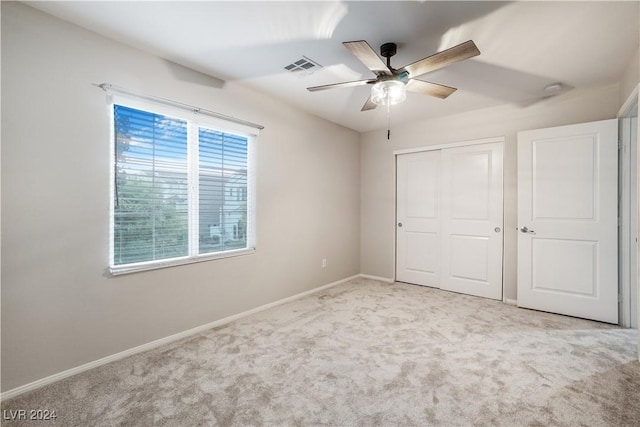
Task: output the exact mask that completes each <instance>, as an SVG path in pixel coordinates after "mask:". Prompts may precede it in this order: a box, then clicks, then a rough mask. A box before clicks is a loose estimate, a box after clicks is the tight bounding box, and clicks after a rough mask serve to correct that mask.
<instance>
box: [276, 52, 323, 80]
mask: <svg viewBox="0 0 640 427" xmlns="http://www.w3.org/2000/svg"><path fill="white" fill-rule="evenodd" d="M321 68H322V65H320V64H318V63H317V62H316V61H314V60H312V59H309V58H307V57H306V56H303V57H302V59H298V60H297V61H295V62H293V63H291V64H289V65H287V66H285V67H284V69H285V70H287V71H289V72H291V73H293V74H294V75H296V76H298V77H305V76H308V75H310V74H313V73H315V72H316V71H318V70H319V69H321Z"/></svg>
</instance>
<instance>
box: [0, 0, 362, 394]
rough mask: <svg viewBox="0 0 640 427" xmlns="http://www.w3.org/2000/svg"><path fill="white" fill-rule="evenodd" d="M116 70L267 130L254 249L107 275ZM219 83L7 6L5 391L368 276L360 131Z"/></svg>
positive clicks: (148, 89)
mask: <svg viewBox="0 0 640 427" xmlns="http://www.w3.org/2000/svg"><path fill="white" fill-rule="evenodd" d="M105 81H106V82H110V83H113V84H117V85H120V86H124V87H127V88H131V89H136V90H139V91H142V92H144V93H150V94H154V95H158V96H162V97H166V98H171V99H175V100H179V101H182V102H185V103H189V104H193V105H198V106H200V107H203V108H207V109H211V110H214V111H219V112H221V113H224V114H228V115H232V116H236V117H240V118H242V119H245V120H249V121H253V122H257V123H260V124H263V125H264V126H265V129H264V131H263V132H262V134H261V136H260V139H259V141H258V176H257V191H258V204H257V212H258V217H257V227H258V236H257V241H258V251H257V253H256V254H255V255H249V256H242V257H237V258H231V259H225V260H217V261H210V262H202V263H197V264H191V265H186V266H180V267H173V268H166V269H162V270H156V271H150V272H143V273H137V274H130V275H125V276H119V277H116V278H111V277H108V275H107V274H106V273H105V269H106V267H107V262H108V218H109V144H110V141H109V126H108V123H109V115H108V109H107V107H106V103H105V95H104V94H103V93H102V92H101V91H100V90H99V89H97V88H95V87H93V86H91V83H101V82H105ZM203 83H207V84H203ZM219 83H220V82H217V81H215V80H214V79H208V78H206V77H204V76H203V75H198V74H195V73H192V72H191V71H190V70H187V69H183V68H180V67H175V66H171V65H170V64H169V63H167V62H166V61H164V60H162V59H160V58H157V57H154V56H151V55H149V54H146V53H143V52H141V51H138V50H135V49H132V48H130V47H127V46H125V45H122V44H119V43H117V42H114V41H111V40H108V39H105V38H103V37H101V36H98V35H96V34H94V33H91V32H88V31H85V30H82V29H80V28H78V27H75V26H73V25H70V24H68V23H65V22H63V21H60V20H58V19H56V18H53V17H51V16H48V15H45V14H43V13H40V12H38V11H35V10H34V9H32V8H29V7H27V6H24V5H22V4H19V3H7V2H2V113H3V115H2V390H3V391H7V390H10V389H13V388H15V387H17V386H20V385H24V384H26V383H29V382H31V381H34V380H38V379H41V378H44V377H46V376H48V375H51V374H54V373H58V372H61V371H64V370H66V369H70V368H73V367H76V366H79V365H81V364H83V363H87V362H90V361H94V360H97V359H99V358H101V357H104V356H108V355H111V354H114V353H117V352H120V351H123V350H125V349H129V348H132V347H135V346H138V345H141V344H144V343H147V342H150V341H153V340H156V339H159V338H162V337H166V336H169V335H171V334H175V333H178V332H181V331H184V330H188V329H190V328H193V327H196V326H199V325H202V324H206V323H208V322H211V321H214V320H217V319H221V318H223V317H226V316H229V315H232V314H236V313H239V312H242V311H245V310H248V309H251V308H254V307H257V306H260V305H262V304H265V303H269V302H272V301H276V300H278V299H281V298H284V297H287V296H291V295H294V294H296V293H300V292H303V291H306V290H309V289H312V288H315V287H318V286H321V285H324V284H327V283H331V282H333V281H336V280H339V279H343V278H345V277H349V276H351V275H354V274H357V273H359V269H360V265H359V263H360V258H359V248H360V246H359V241H360V234H359V232H360V229H359V224H360V208H359V194H360V193H359V191H360V181H359V179H360V171H359V161H360V159H359V136H358V134H357V133H356V132H354V131H351V130H347V129H345V128H342V127H340V126H337V125H334V124H331V123H329V122H326V121H324V120H321V119H318V118H315V117H313V116H310V115H308V114H304V113H301V112H299V111H298V110H296V109H294V108H292V107H289V106H287V105H285V104H283V103H281V102H278V101H276V100H274V99H272V98H270V97H268V96H264V95H262V94H260V93H256V92H254V91H251V90H249V89H246V88H242V87H240V86H239V85H236V84H234V83H232V82H227V83H226V84H224V87H222V88H216V87H214V86H216V85H219ZM212 85H213V86H212ZM322 258H327V259H328V266H327V268H325V269H322V268H321V259H322Z"/></svg>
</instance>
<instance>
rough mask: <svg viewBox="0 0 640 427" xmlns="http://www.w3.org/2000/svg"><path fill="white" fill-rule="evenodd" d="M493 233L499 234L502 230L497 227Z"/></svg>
mask: <svg viewBox="0 0 640 427" xmlns="http://www.w3.org/2000/svg"><path fill="white" fill-rule="evenodd" d="M493 231H495V232H496V233H499V232H501V231H502V229H501V228H500V227H496V228H494V229H493Z"/></svg>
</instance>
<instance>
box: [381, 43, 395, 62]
mask: <svg viewBox="0 0 640 427" xmlns="http://www.w3.org/2000/svg"><path fill="white" fill-rule="evenodd" d="M397 51H398V45H396V44H395V43H385V44H383V45H382V46H380V55H382V57H383V58H391V57H392V56H393V55H395V54H396V52H397Z"/></svg>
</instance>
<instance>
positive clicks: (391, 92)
mask: <svg viewBox="0 0 640 427" xmlns="http://www.w3.org/2000/svg"><path fill="white" fill-rule="evenodd" d="M342 44H343V45H344V46H345V47H346V48H347V49H349V51H350V52H351V53H352V54H353V55H354V56H355V57H356V58H358V59H359V60H360V62H362V63H363V64H364V65H365V66H366V67H367V68H368V69H370V70H371V71H373V73H374V74H375V75H376V78H375V79H366V80H356V81H351V82H343V83H334V84H328V85H323V86H313V87H308V88H307V90H309V91H310V92H316V91H320V90H326V89H333V88H338V87H352V86H361V85H369V84H370V85H373V86H372V88H371V95H370V96H369V99H367V101H366V102H365V103H364V105H363V106H362V110H361V111H367V110H373V109H374V108H376V106H378V105H393V104H397V103H399V102H402V101H404V100H405V98H406V93H405V90H408V91H409V92H415V93H422V94H425V95H430V96H435V97H437V98H441V99H444V98H446V97H448V96H449V95H451V94H452V93H453V92H455V91H456V88H453V87H449V86H444V85H441V84H437V83H432V82H427V81H424V80H418V79H417V78H416V77H418V76H420V75H422V74H425V73H428V72H431V71H435V70H439V69H441V68H444V67H446V66H447V65H450V64H453V63H455V62H459V61H463V60H465V59H469V58H472V57H474V56H476V55H480V51H479V50H478V48H477V47H476V45H475V43H474V42H473V40H469V41H466V42H464V43H461V44H459V45H457V46H454V47H452V48H449V49H446V50H443V51H441V52H438V53H436V54H433V55H431V56H428V57H426V58H423V59H421V60H419V61H416V62H413V63H411V64H409V65H405V66H404V67H402V68H393V67H392V66H391V57H392V56H394V55H395V54H396V52H397V45H396V44H395V43H385V44H383V45H382V46H380V55H382V56H383V57H384V58H387V62H386V64H385V63H384V61H383V60H382V59H381V58H380V57H379V56H378V55H377V54H376V53H375V52H374V50H373V49H372V48H371V46H370V45H369V43H367V42H366V41H364V40H359V41H351V42H343V43H342Z"/></svg>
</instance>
